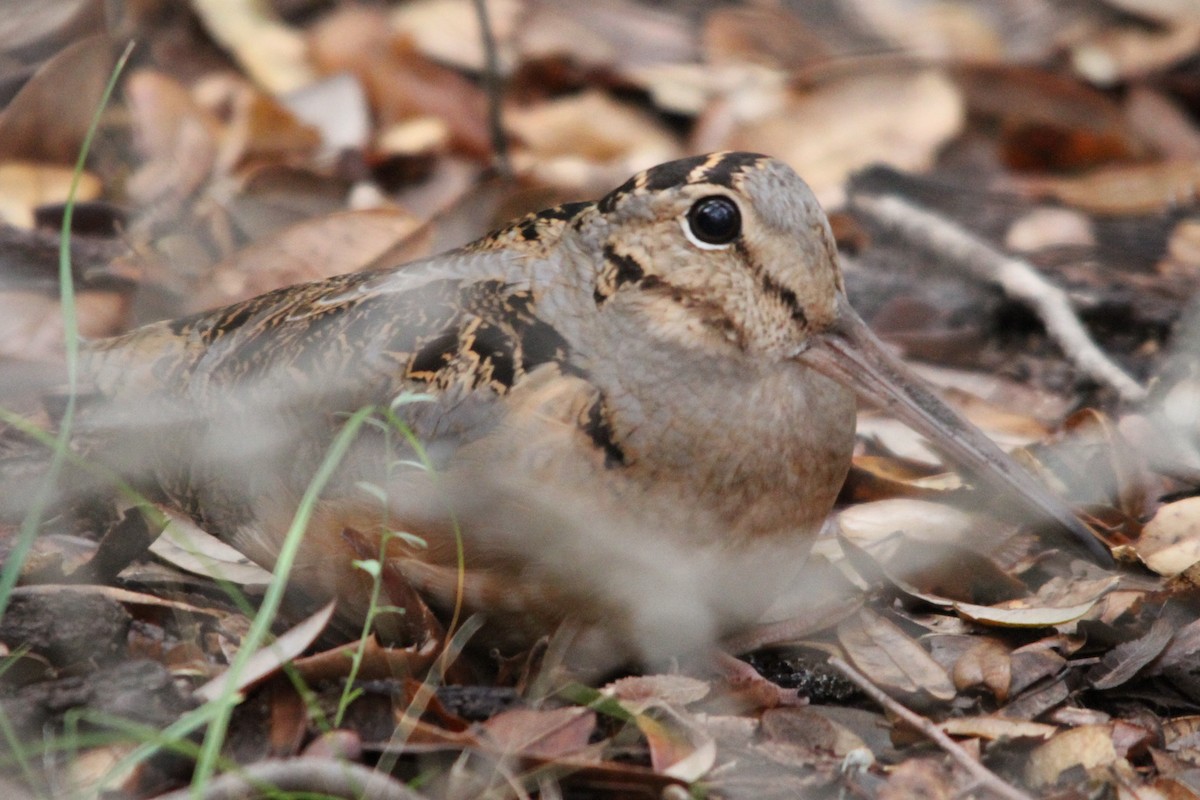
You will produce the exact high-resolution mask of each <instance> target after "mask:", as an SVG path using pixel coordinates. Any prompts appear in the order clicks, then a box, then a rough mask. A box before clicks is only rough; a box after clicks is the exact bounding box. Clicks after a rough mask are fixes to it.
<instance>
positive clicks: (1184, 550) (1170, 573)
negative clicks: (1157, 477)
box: [1133, 497, 1200, 577]
mask: <svg viewBox="0 0 1200 800" xmlns="http://www.w3.org/2000/svg"><path fill="white" fill-rule="evenodd" d="M1133 548H1134V551H1135V552H1136V553H1137V555H1138V558H1140V559H1141V560H1142V563H1143V564H1145V565H1146V566H1147V567H1149V568H1150V569H1152V570H1154V571H1155V572H1157V573H1158V574H1159V575H1165V576H1167V577H1174V576H1175V575H1179V574H1180V573H1182V572H1183V571H1184V570H1186V569H1187V568H1188V567H1190V566H1192V565H1193V564H1195V563H1196V562H1200V497H1188V498H1185V499H1183V500H1177V501H1175V502H1174V503H1168V504H1167V505H1165V506H1163V507H1162V508H1160V509H1159V510H1158V512H1157V513H1155V515H1154V517H1153V518H1152V519H1151V520H1150V521H1149V522H1147V523H1146V525H1145V527H1144V528H1143V529H1142V535H1141V537H1140V538H1139V539H1138V540H1137V541H1136V542H1134V544H1133Z"/></svg>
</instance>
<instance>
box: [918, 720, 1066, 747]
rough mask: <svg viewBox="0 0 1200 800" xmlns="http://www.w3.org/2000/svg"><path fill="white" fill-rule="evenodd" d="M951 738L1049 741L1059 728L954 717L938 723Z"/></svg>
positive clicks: (1028, 723)
mask: <svg viewBox="0 0 1200 800" xmlns="http://www.w3.org/2000/svg"><path fill="white" fill-rule="evenodd" d="M938 727H939V728H941V729H942V730H944V731H945V732H946V733H948V734H950V735H951V736H964V737H970V738H973V739H986V740H988V741H998V740H1004V739H1049V738H1050V737H1051V736H1053V735H1054V733H1055V732H1056V731H1057V730H1058V728H1056V727H1054V726H1053V725H1044V724H1042V723H1040V722H1030V721H1028V720H1021V719H1005V718H1004V717H993V716H980V717H952V718H950V719H948V720H945V721H944V722H940V723H938Z"/></svg>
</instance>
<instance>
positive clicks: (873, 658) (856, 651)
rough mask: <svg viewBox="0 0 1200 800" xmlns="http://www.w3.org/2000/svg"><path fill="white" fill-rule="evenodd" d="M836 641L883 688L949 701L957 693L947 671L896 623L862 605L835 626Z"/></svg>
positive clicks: (855, 664) (856, 665)
mask: <svg viewBox="0 0 1200 800" xmlns="http://www.w3.org/2000/svg"><path fill="white" fill-rule="evenodd" d="M838 642H839V643H841V645H842V647H843V648H845V650H846V654H847V655H848V656H849V657H850V660H851V661H852V662H853V663H854V666H855V667H857V668H858V669H859V670H861V671H862V672H863V673H865V674H866V675H868V676H870V678H871V680H872V681H873V682H874V683H876V684H877V685H878V686H880V688H882V689H884V690H885V691H892V692H898V693H901V694H904V695H908V696H920V695H925V696H927V697H929V698H932V699H934V700H939V701H942V702H948V701H950V700H952V699H954V696H955V694H956V692H955V689H954V684H953V683H952V682H951V680H950V676H949V675H947V674H946V671H945V670H943V669H942V668H941V667H940V666H938V664H937V662H936V661H934V660H933V659H932V658H930V656H929V654H928V653H926V652H925V650H924V649H923V648H922V647H921V645H919V644H917V642H916V641H915V640H914V639H913V638H912V637H910V636H909V635H908V634H906V633H905V632H904V631H903V630H901V629H900V627H899V626H897V625H896V624H894V623H892V622H889V621H888V620H887V619H885V618H883V617H881V616H879V615H878V614H875V613H874V612H872V611H868V610H866V609H862V610H860V611H859V612H858V614H856V615H855V616H853V617H850V618H848V619H846V620H844V621H843V622H842V623H841V624H840V625H839V626H838Z"/></svg>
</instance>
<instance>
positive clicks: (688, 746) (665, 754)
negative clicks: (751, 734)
mask: <svg viewBox="0 0 1200 800" xmlns="http://www.w3.org/2000/svg"><path fill="white" fill-rule="evenodd" d="M634 722H635V723H636V724H637V726H638V730H640V731H641V732H642V736H644V737H646V743H647V745H649V748H650V763H651V765H653V767H654V769H655V771H656V772H660V773H662V774H663V775H667V776H669V777H672V778H678V779H680V780H684V781H687V782H688V783H692V782H694V781H698V780H700V779H701V778H703V777H704V776H705V775H707V774H708V771H709V770H711V769H712V767H713V765H714V764H715V763H716V760H717V745H716V742H715V741H714V740H713V738H712V737H711V736H710V735H709V734H708V733H707V732H706V731H705V730H703V729H702V728H701V727H700V726H698V725H696V724H695V723H694V722H693V721H692V720H691V719H690V718H688V717H686V716H684V715H683V714H682V713H681V712H679V711H676V710H675V709H673V708H671V707H670V706H667V705H665V704H660V705H657V706H655V707H654V709H653V711H652V712H651V711H650V710H647V711H645V712H642V713H640V714H637V715H636V716H635V717H634Z"/></svg>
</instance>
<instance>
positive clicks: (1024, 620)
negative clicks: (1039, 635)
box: [954, 578, 1116, 628]
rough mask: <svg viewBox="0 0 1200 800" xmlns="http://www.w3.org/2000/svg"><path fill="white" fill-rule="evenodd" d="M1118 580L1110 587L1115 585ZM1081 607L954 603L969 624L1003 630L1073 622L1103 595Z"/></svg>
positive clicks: (1025, 602) (1020, 602)
mask: <svg viewBox="0 0 1200 800" xmlns="http://www.w3.org/2000/svg"><path fill="white" fill-rule="evenodd" d="M1115 581H1116V579H1115V578H1114V579H1113V582H1112V583H1110V586H1112V585H1115ZM1106 591H1107V590H1106ZM1101 594H1103V593H1102V592H1101V593H1100V594H1097V596H1096V597H1094V598H1092V599H1090V600H1085V601H1083V602H1082V603H1077V604H1075V605H1068V606H1037V605H1030V604H1031V603H1037V602H1039V599H1038V598H1031V599H1027V600H1011V601H1009V602H1007V603H1002V604H999V605H995V606H979V605H974V604H972V603H955V604H954V610H955V611H957V612H958V613H959V614H961V615H963V616H964V617H966V618H967V619H969V620H972V621H974V622H979V623H981V624H984V625H995V626H997V627H1000V628H1048V627H1053V626H1055V625H1065V624H1066V623H1068V622H1074V621H1075V620H1077V619H1079V618H1080V617H1082V616H1083V615H1084V614H1086V613H1087V612H1088V611H1090V610H1091V609H1092V606H1094V605H1096V603H1097V602H1098V601H1099V600H1100V595H1101Z"/></svg>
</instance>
